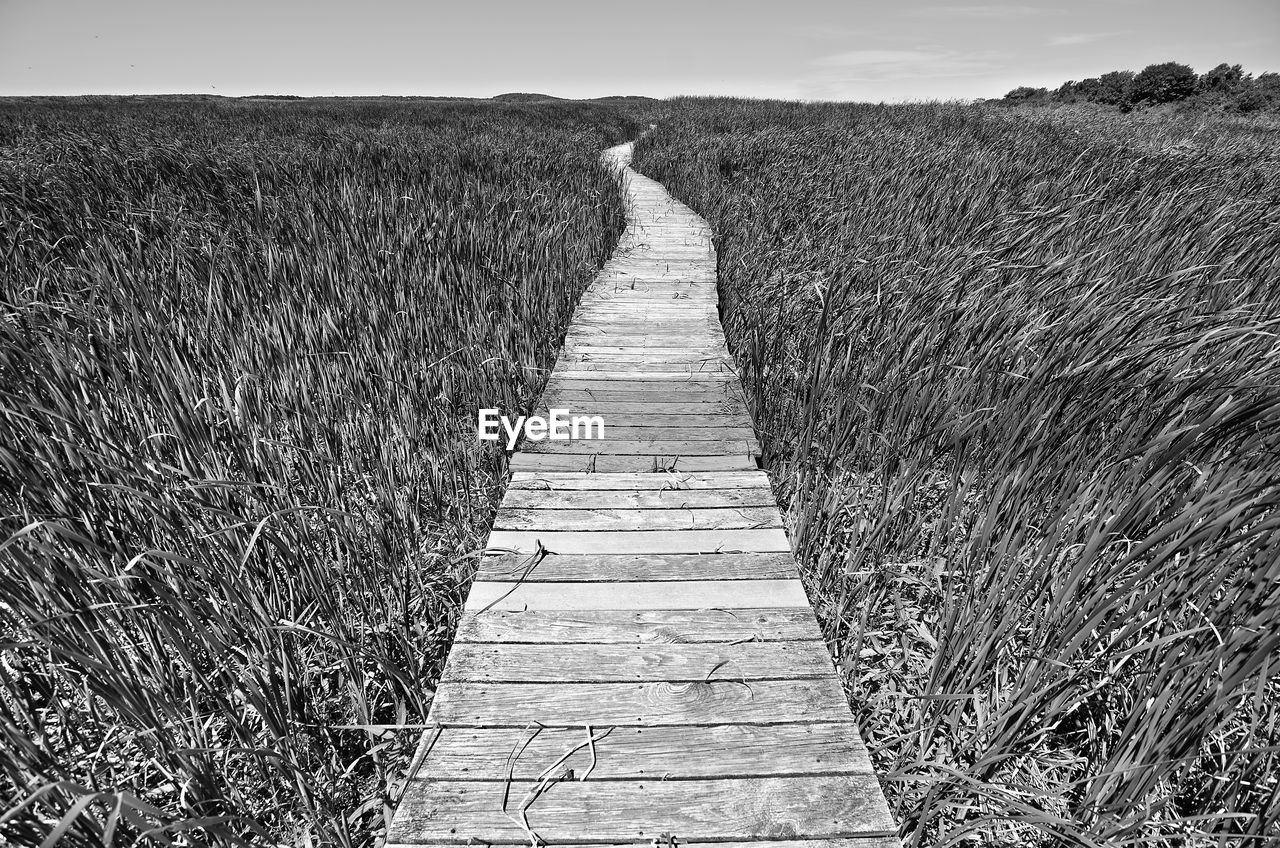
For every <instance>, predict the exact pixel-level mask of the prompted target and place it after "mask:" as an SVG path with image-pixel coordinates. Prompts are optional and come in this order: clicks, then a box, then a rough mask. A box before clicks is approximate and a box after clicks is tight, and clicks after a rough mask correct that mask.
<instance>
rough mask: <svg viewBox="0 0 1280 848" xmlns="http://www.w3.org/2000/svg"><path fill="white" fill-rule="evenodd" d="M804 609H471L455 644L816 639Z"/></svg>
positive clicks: (810, 614)
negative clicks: (481, 611) (479, 611)
mask: <svg viewBox="0 0 1280 848" xmlns="http://www.w3.org/2000/svg"><path fill="white" fill-rule="evenodd" d="M821 638H822V634H821V632H820V631H819V630H818V622H817V620H816V619H815V618H814V617H813V612H812V611H811V610H810V609H809V608H808V607H803V608H801V607H755V608H750V607H748V608H739V609H712V610H654V609H645V610H519V611H512V610H498V609H493V610H489V611H488V612H484V613H476V612H475V611H474V610H473V611H471V612H469V613H466V614H464V615H463V617H462V623H461V624H460V625H459V626H458V633H457V636H456V637H455V638H454V641H455V642H456V643H461V642H508V643H512V644H572V643H575V642H594V643H609V642H616V643H619V644H634V643H648V642H682V643H690V644H692V643H697V642H741V641H743V640H744V639H754V640H757V641H761V642H788V641H817V640H819V639H821Z"/></svg>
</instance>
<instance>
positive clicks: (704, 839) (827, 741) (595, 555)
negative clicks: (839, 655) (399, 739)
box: [388, 145, 899, 848]
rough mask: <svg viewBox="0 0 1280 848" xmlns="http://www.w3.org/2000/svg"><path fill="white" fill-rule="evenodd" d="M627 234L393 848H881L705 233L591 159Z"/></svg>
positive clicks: (624, 152) (874, 798) (518, 493)
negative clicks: (736, 365) (621, 188)
mask: <svg viewBox="0 0 1280 848" xmlns="http://www.w3.org/2000/svg"><path fill="white" fill-rule="evenodd" d="M605 155H606V157H608V159H609V160H610V161H612V162H614V163H616V164H617V166H618V167H619V168H620V169H623V179H624V181H625V185H626V188H627V193H628V196H629V198H630V203H631V207H632V208H631V210H630V212H629V218H628V228H627V232H626V234H625V235H624V237H623V239H622V241H621V243H620V244H619V246H618V249H617V250H616V251H615V253H614V256H613V258H612V259H611V260H610V261H609V263H608V264H607V265H606V266H605V267H604V268H603V269H602V270H601V272H600V274H599V275H598V276H597V278H596V280H595V281H594V282H593V283H592V285H591V286H590V288H589V289H588V290H587V291H586V293H585V294H584V295H583V297H582V301H581V303H580V305H579V306H578V309H577V311H576V313H575V314H574V319H573V323H572V325H571V327H570V329H569V333H568V337H567V339H566V342H565V346H564V350H563V352H562V354H561V356H560V358H559V360H558V361H557V363H556V366H555V370H554V372H553V373H552V376H551V378H550V381H549V382H548V384H547V387H546V390H545V392H544V394H543V397H542V401H541V409H540V410H539V411H538V413H537V414H539V415H543V416H546V415H547V414H548V410H550V409H568V410H570V411H571V412H572V414H574V415H589V416H601V417H602V418H603V419H604V422H605V438H604V439H578V440H571V441H551V440H543V441H536V442H535V441H530V440H526V441H525V443H524V445H523V446H522V449H521V450H520V451H519V452H518V453H516V454H515V455H514V456H513V457H512V460H511V470H512V477H511V483H510V485H509V487H508V490H507V493H506V496H505V498H504V499H503V501H502V505H501V508H500V510H499V511H498V514H497V518H496V520H495V522H494V527H493V532H492V535H490V537H489V542H488V549H489V551H490V554H491V555H489V556H486V557H485V559H484V562H483V564H482V566H481V570H480V573H479V575H478V576H477V578H476V582H475V584H474V585H473V587H472V589H471V593H470V596H469V597H468V600H467V603H466V608H465V610H464V615H463V621H462V624H461V626H460V629H459V632H458V635H457V641H456V643H455V644H454V647H453V651H452V653H451V654H450V655H449V660H448V663H447V666H446V668H445V671H444V675H443V677H442V679H441V681H440V685H439V689H438V690H437V692H436V695H435V700H434V701H433V703H432V707H431V714H430V722H431V723H432V725H433V727H432V729H430V730H428V731H427V732H426V733H425V734H424V735H423V738H422V742H421V745H420V746H419V749H418V755H417V756H416V757H415V761H414V766H413V768H411V773H412V774H411V778H410V780H409V782H408V784H407V786H406V789H405V793H404V796H403V799H402V801H401V803H400V806H399V809H398V810H397V812H396V816H395V819H394V822H393V824H392V827H391V830H390V833H389V835H388V844H389V845H392V846H407V845H541V844H550V845H618V846H622V845H627V846H652V845H655V844H657V845H663V846H675V845H678V846H682V848H683V847H685V846H688V847H689V848H692V846H698V845H703V844H710V843H715V844H716V846H718V848H746V846H761V847H762V848H763V846H775V848H897V846H898V845H899V842H898V840H897V838H896V837H895V836H894V834H895V833H896V832H897V828H896V825H895V823H894V821H893V819H892V817H891V816H890V814H889V811H888V808H887V806H886V804H885V800H884V796H883V795H882V793H881V790H880V784H879V782H878V781H877V779H876V776H875V773H874V772H873V770H872V767H871V763H870V761H869V759H868V757H867V752H866V750H865V748H864V747H863V744H862V740H861V738H860V737H859V735H858V728H857V725H856V724H855V722H854V720H853V717H852V715H851V714H850V712H849V708H848V705H847V703H846V701H845V697H844V694H843V692H842V691H841V687H840V681H839V679H838V677H837V676H836V671H835V668H834V667H833V665H832V662H831V657H830V655H829V653H828V651H827V648H826V645H825V644H824V643H823V641H822V637H821V633H820V632H819V630H818V625H817V622H816V620H815V618H814V614H813V610H812V608H811V607H810V606H809V602H808V599H807V598H806V596H805V592H804V589H803V587H802V585H801V583H800V580H799V575H798V573H797V571H796V564H795V561H794V559H793V558H792V555H791V548H790V545H789V544H788V542H787V536H786V533H785V531H784V530H783V526H782V516H781V515H780V513H779V511H778V508H777V506H776V505H775V504H774V500H773V496H772V494H771V493H770V489H769V480H768V478H767V476H766V475H765V473H764V472H763V471H761V470H759V467H758V465H757V462H756V457H757V456H758V454H759V447H758V444H757V442H756V438H755V433H754V431H753V429H752V424H751V419H750V417H749V415H748V413H747V409H746V404H745V402H744V400H743V393H742V387H741V385H740V384H739V382H738V378H737V376H736V375H735V373H734V371H733V363H732V359H731V358H730V356H729V352H728V350H727V348H726V347H725V339H724V332H723V331H722V329H721V327H720V322H719V317H718V312H717V306H716V257H715V252H714V249H713V247H712V244H711V238H710V235H711V234H710V230H709V228H708V227H707V224H706V222H704V221H703V220H702V219H701V218H699V217H698V216H697V215H695V214H694V213H693V212H692V211H691V210H690V209H688V208H687V207H685V206H683V205H682V204H680V203H678V202H676V201H675V200H673V199H672V198H671V196H670V195H668V194H667V192H666V191H665V190H664V189H663V187H662V186H661V185H660V184H658V183H656V182H654V181H653V180H650V179H647V178H645V177H643V176H640V175H639V174H637V173H635V172H634V171H632V170H631V169H630V168H629V167H627V165H628V164H629V162H630V157H631V146H630V145H623V146H621V147H615V148H613V149H611V150H609V151H607V152H606V154H605Z"/></svg>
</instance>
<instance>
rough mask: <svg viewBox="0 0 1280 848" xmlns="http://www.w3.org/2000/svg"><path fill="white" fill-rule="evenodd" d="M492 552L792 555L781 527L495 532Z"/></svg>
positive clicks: (491, 545) (491, 540)
mask: <svg viewBox="0 0 1280 848" xmlns="http://www.w3.org/2000/svg"><path fill="white" fill-rule="evenodd" d="M488 548H489V549H491V550H492V549H497V550H499V551H505V552H510V553H520V552H522V551H523V552H525V553H533V552H534V551H537V550H541V549H542V548H546V549H547V550H550V551H554V552H556V553H561V554H699V553H729V552H733V551H757V552H760V553H771V552H773V551H790V550H791V545H790V543H789V542H788V541H787V534H786V533H785V532H784V531H783V530H782V529H781V528H779V527H769V528H765V529H760V530H619V531H612V530H604V531H599V532H592V531H584V532H575V531H571V530H570V531H559V530H494V531H493V532H492V533H491V534H490V535H489V542H488Z"/></svg>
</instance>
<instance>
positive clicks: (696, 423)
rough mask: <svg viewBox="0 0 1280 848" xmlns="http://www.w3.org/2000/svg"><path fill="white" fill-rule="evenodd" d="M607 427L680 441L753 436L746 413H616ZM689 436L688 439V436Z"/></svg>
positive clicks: (538, 411) (544, 411) (539, 411)
mask: <svg viewBox="0 0 1280 848" xmlns="http://www.w3.org/2000/svg"><path fill="white" fill-rule="evenodd" d="M548 413H549V410H547V409H536V410H534V412H533V414H534V415H540V416H542V417H543V418H546V417H547V415H548ZM573 414H585V413H584V412H582V411H580V410H574V411H573ZM605 426H606V429H607V430H608V432H610V433H612V432H614V430H615V429H617V428H624V432H626V429H625V428H632V429H634V430H635V431H636V434H637V435H639V433H640V431H644V430H650V431H652V430H663V431H667V432H671V431H679V432H680V434H681V438H694V437H695V436H696V435H698V434H699V432H700V431H712V432H714V431H718V430H738V431H741V437H742V438H746V436H747V434H748V433H754V432H755V431H754V428H753V427H752V425H751V417H750V416H749V415H747V414H746V413H745V412H737V413H715V412H713V413H709V414H706V415H693V414H689V413H684V414H681V413H651V412H614V413H610V415H609V417H608V418H607V419H606V420H605ZM686 434H687V435H686Z"/></svg>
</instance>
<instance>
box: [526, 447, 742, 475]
mask: <svg viewBox="0 0 1280 848" xmlns="http://www.w3.org/2000/svg"><path fill="white" fill-rule="evenodd" d="M508 467H509V468H510V469H511V470H512V471H531V472H540V471H582V472H594V473H597V474H604V473H619V472H637V471H653V472H660V471H677V470H678V471H750V470H753V469H755V468H757V465H756V459H755V455H754V454H753V455H750V456H748V455H745V454H744V455H743V456H740V457H736V456H680V457H674V456H662V457H659V456H654V457H649V456H627V455H619V456H592V455H582V454H572V453H559V454H557V453H528V452H525V451H522V452H520V453H517V454H515V455H513V456H512V457H511V461H510V463H509V466H508Z"/></svg>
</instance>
